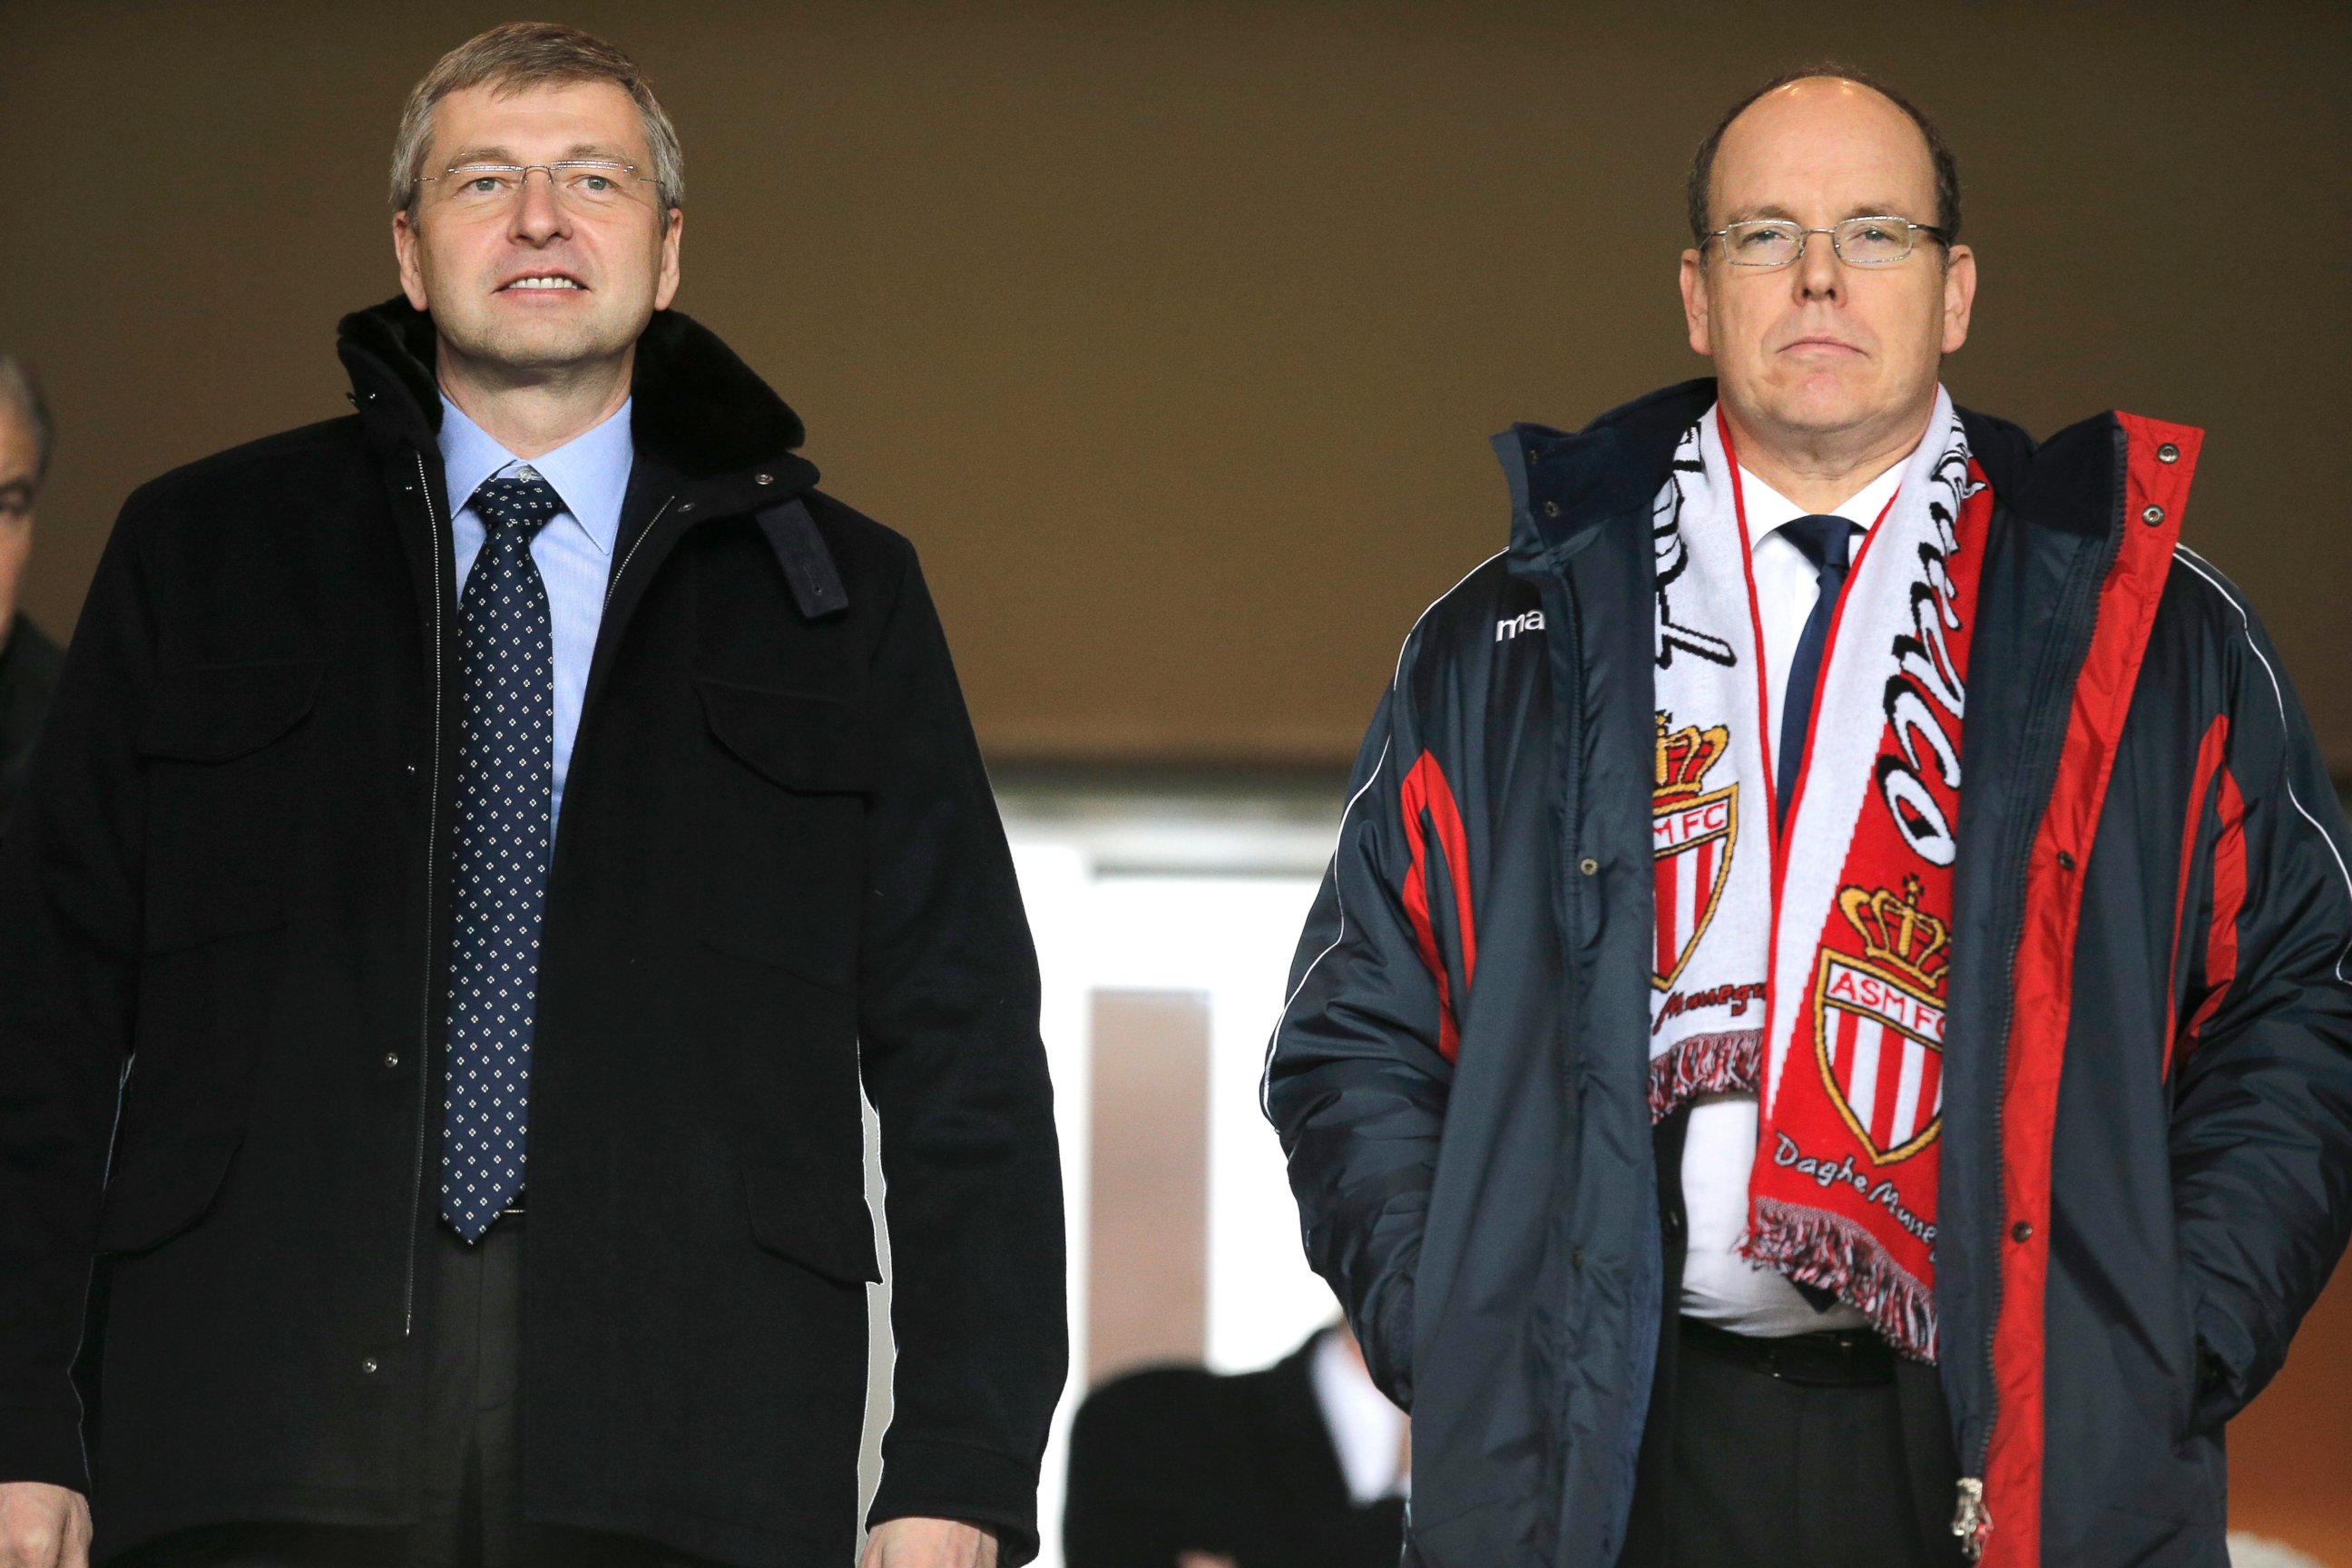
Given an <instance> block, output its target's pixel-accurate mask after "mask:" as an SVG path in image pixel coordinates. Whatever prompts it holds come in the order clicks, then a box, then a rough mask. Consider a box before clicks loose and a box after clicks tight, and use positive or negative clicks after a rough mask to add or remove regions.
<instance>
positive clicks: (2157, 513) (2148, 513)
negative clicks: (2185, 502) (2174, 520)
mask: <svg viewBox="0 0 2352 1568" xmlns="http://www.w3.org/2000/svg"><path fill="white" fill-rule="evenodd" d="M2139 520H2140V521H2142V522H2144V523H2146V524H2147V525H2148V527H2150V528H2154V527H2155V526H2156V525H2157V524H2158V523H2159V522H2162V521H2164V509H2163V508H2162V507H2160V506H2148V507H2142V508H2140V513H2139Z"/></svg>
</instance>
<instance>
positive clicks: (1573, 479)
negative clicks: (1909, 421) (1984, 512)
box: [1494, 376, 2123, 576]
mask: <svg viewBox="0 0 2352 1568" xmlns="http://www.w3.org/2000/svg"><path fill="white" fill-rule="evenodd" d="M1715 401H1716V384H1715V380H1714V378H1713V377H1711V376H1709V377H1702V378H1700V379H1698V380H1695V381H1685V382H1682V383H1679V384H1675V385H1673V386H1668V387H1664V388H1661V389H1660V390H1658V391H1656V392H1654V393H1651V394H1650V395H1648V396H1646V397H1641V398H1637V399H1635V400H1634V401H1633V402H1631V403H1628V404H1625V405H1622V406H1620V407H1617V408H1612V409H1611V410H1610V411H1609V412H1608V413H1606V414H1603V415H1601V416H1600V417H1599V418H1597V419H1595V420H1593V421H1592V423H1591V424H1590V425H1587V426H1585V427H1584V428H1583V429H1582V430H1580V431H1577V432H1576V433H1574V434H1573V435H1570V434H1568V433H1565V432H1563V431H1559V430H1555V429H1553V428H1551V427H1550V426H1544V425H1514V426H1511V427H1510V428H1509V429H1508V430H1506V431H1505V432H1503V433H1502V434H1501V435H1499V436H1496V437H1495V438H1494V447H1495V452H1496V456H1497V457H1498V458H1501V459H1502V464H1503V471H1504V474H1505V475H1506V477H1507V479H1509V481H1510V487H1511V545H1510V552H1509V553H1510V565H1511V571H1512V573H1513V574H1515V575H1518V576H1534V575H1541V574H1547V573H1550V572H1557V571H1558V570H1559V569H1560V568H1561V567H1562V566H1563V565H1565V564H1566V563H1567V562H1569V561H1570V560H1571V559H1573V558H1574V557H1575V556H1576V555H1578V554H1580V553H1581V552H1583V551H1584V550H1585V549H1587V548H1588V547H1590V546H1591V543H1592V542H1594V541H1595V540H1596V539H1599V538H1602V537H1606V536H1609V535H1612V534H1614V533H1619V532H1622V533H1624V534H1625V536H1626V540H1627V542H1628V543H1629V544H1630V542H1631V541H1632V540H1633V537H1634V534H1633V529H1634V528H1635V526H1636V525H1637V524H1638V525H1639V528H1640V531H1641V533H1642V536H1643V538H1646V535H1647V529H1648V524H1649V520H1650V511H1651V506H1652V503H1653V502H1654V500H1656V498H1657V494H1658V489H1659V487H1661V486H1662V485H1664V483H1665V482H1666V468H1667V465H1668V464H1670V463H1671V462H1672V461H1673V460H1674V453H1675V444H1676V443H1677V442H1679V441H1680V440H1681V439H1682V434H1683V432H1684V431H1685V430H1687V429H1689V428H1690V426H1691V423H1692V421H1694V420H1696V418H1698V417H1699V416H1701V415H1703V414H1705V413H1706V411H1707V409H1708V408H1710V407H1712V406H1713V405H1714V404H1715ZM1958 413H1959V416H1960V423H1961V424H1962V425H1963V426H1965V427H1966V428H1967V430H1968V433H1969V449H1970V451H1971V452H1972V453H1973V454H1974V456H1975V458H1976V460H1977V463H1978V465H1979V467H1980V468H1983V469H1984V472H1985V477H1986V478H1987V479H1990V481H1991V482H1992V489H1993V494H1994V495H1995V496H1996V497H1998V498H1999V499H2000V501H2001V503H2002V505H2003V506H2004V507H2006V508H2007V509H2008V510H2010V511H2011V512H2012V513H2014V514H2015V515H2016V516H2017V517H2018V518H2019V519H2020V520H2021V521H2023V522H2024V523H2025V524H2026V526H2027V527H2029V528H2042V529H2050V530H2054V531H2058V532H2060V533H2066V534H2074V535H2079V536H2084V537H2090V538H2095V537H2097V536H2099V535H2102V534H2105V533H2107V532H2108V531H2111V530H2112V529H2113V527H2114V526H2115V524H2116V515H2117V514H2116V506H2117V504H2118V498H2119V497H2120V496H2121V495H2122V493H2123V489H2122V486H2123V471H2122V466H2123V458H2122V450H2123V447H2122V439H2121V434H2120V430H2119V427H2118V425H2117V422H2116V416H2114V415H2113V414H2111V413H2110V414H2100V415H2096V416H2093V417H2091V418H2089V419H2085V420H2083V421H2082V422H2080V423H2079V424H2076V425H2073V426H2068V427H2067V428H2066V429H2064V430H2062V431H2060V432H2059V433H2058V434H2057V435H2055V436H2053V437H2051V438H2050V439H2049V440H2048V441H2047V442H2044V443H2042V445H2040V446H2038V447H2037V446H2036V445H2035V444H2034V442H2033V439H2032V437H2029V436H2027V435H2026V434H2025V432H2024V431H2022V430H2021V429H2020V428H2018V427H2017V426H2014V425H2012V424H2011V423H2009V421H2007V420H2005V419H1997V418H1994V417H1992V416H1989V415H1983V414H1978V413H1976V412H1974V411H1972V410H1970V409H1966V408H1963V409H1960V410H1958Z"/></svg>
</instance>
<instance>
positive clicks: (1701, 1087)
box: [1650, 1029, 1764, 1126]
mask: <svg viewBox="0 0 2352 1568" xmlns="http://www.w3.org/2000/svg"><path fill="white" fill-rule="evenodd" d="M1763 1066H1764V1031H1763V1030H1761V1029H1728V1030H1725V1031H1724V1032H1722V1033H1720V1034H1714V1035H1693V1036H1691V1037H1689V1038H1687V1039H1683V1040H1677V1041H1675V1044H1674V1045H1673V1047H1670V1048H1669V1049H1667V1050H1665V1051H1664V1052H1663V1053H1661V1054H1660V1055H1658V1056H1655V1057H1653V1058H1650V1124H1651V1125H1652V1126H1655V1125H1657V1124H1658V1123H1659V1122H1661V1121H1664V1120H1665V1119H1666V1118H1667V1117H1669V1116H1672V1115H1673V1114H1674V1113H1675V1111H1676V1110H1680V1109H1681V1108H1682V1107H1683V1106H1684V1105H1685V1104H1686V1103H1688V1102H1689V1101H1690V1100H1692V1099H1693V1098H1694V1097H1695V1096H1697V1095H1702V1094H1725V1093H1732V1092H1738V1093H1752V1092H1754V1090H1755V1089H1756V1086H1757V1084H1758V1083H1759V1081H1760V1079H1761V1078H1762V1074H1763Z"/></svg>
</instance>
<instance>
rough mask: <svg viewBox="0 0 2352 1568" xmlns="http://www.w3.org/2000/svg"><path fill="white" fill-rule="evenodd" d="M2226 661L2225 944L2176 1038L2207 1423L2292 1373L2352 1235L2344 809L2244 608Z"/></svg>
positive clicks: (2214, 840) (2208, 848) (2207, 876)
mask: <svg viewBox="0 0 2352 1568" xmlns="http://www.w3.org/2000/svg"><path fill="white" fill-rule="evenodd" d="M2241 614H2242V612H2241ZM2222 657H2223V658H2224V660H2225V662H2226V663H2227V665H2228V667H2229V668H2228V675H2229V695H2228V701H2227V709H2226V713H2227V718H2228V721H2229V730H2228V747H2227V752H2226V762H2225V765H2224V769H2223V772H2222V774H2221V777H2220V778H2219V779H2218V780H2217V790H2216V799H2215V803H2214V805H2212V806H2210V808H2209V810H2210V816H2211V822H2210V831H2209V832H2208V833H2207V834H2206V835H2204V841H2203V844H2202V846H2201V848H2200V855H2201V856H2202V857H2203V858H2204V859H2205V861H2206V865H2205V867H2204V868H2202V869H2201V874H2200V879H2199V880H2200V884H2201V885H2202V886H2204V887H2205V888H2206V889H2208V892H2207V895H2206V899H2205V904H2206V908H2205V909H2204V910H2202V911H2200V916H2201V918H2202V919H2204V920H2205V921H2216V920H2218V921H2219V925H2218V928H2217V929H2218V930H2219V931H2221V944H2220V946H2221V952H2219V953H2217V952H2213V951H2210V950H2209V951H2208V952H2207V953H2206V955H2205V959H2204V963H2203V967H2204V969H2205V971H2206V973H2205V975H2204V977H2203V978H2202V980H2201V981H2200V984H2199V986H2198V992H2199V994H2195V995H2192V997H2191V998H2190V1002H2191V1011H2190V1013H2189V1017H2188V1018H2187V1019H2186V1020H2185V1022H2184V1025H2183V1030H2182V1037H2181V1039H2180V1041H2179V1046H2178V1047H2177V1049H2178V1050H2179V1053H2180V1055H2179V1058H2178V1064H2179V1065H2178V1068H2177V1078H2176V1084H2175V1099H2174V1104H2173V1119H2172V1139H2171V1142H2172V1163H2173V1205H2174V1212H2175V1215H2176V1216H2177V1218H2178V1222H2179V1235H2180V1245H2181V1250H2182V1254H2183V1258H2184V1260H2185V1264H2186V1267H2187V1268H2188V1270H2189V1277H2190V1284H2191V1288H2192V1291H2193V1294H2194V1298H2195V1300H2196V1301H2197V1331H2198V1338H2199V1341H2200V1346H2201V1349H2202V1352H2203V1354H2204V1358H2205V1363H2206V1376H2205V1380H2204V1381H2205V1386H2204V1388H2203V1390H2202V1392H2201V1394H2200V1400H2199V1411H2198V1414H2199V1417H2200V1424H2204V1425H2215V1424H2218V1423H2220V1422H2221V1421H2222V1420H2225V1419H2227V1418H2228V1417H2229V1416H2230V1415H2234V1414H2235V1413H2236V1412H2237V1411H2239V1410H2240V1409H2242V1408H2243V1407H2244V1405H2246V1403H2247V1402H2248V1401H2249V1400H2251V1399H2252V1398H2253V1397H2254V1395H2255V1394H2259V1393H2261V1392H2262V1389H2263V1385H2264V1384H2267V1383H2268V1382H2269V1381H2270V1379H2271V1377H2272V1375H2273V1373H2276V1372H2277V1371H2278V1369H2279V1366H2280V1365H2281V1363H2284V1361H2285V1359H2286V1352H2287V1343H2288V1341H2289V1340H2290V1339H2291V1338H2292V1337H2293V1336H2294V1330H2295V1326H2296V1325H2297V1324H2298V1323H2300V1322H2301V1321H2303V1315H2304V1313H2305V1312H2306V1311H2307V1310H2310V1307H2311V1304H2312V1303H2313V1301H2315V1300H2317V1299H2318V1296H2319V1292H2320V1289H2321V1288H2322V1287H2323V1286H2325V1285H2326V1283H2327V1277H2328V1274H2329V1272H2330V1271H2331V1270H2333V1269H2334V1268H2335V1267H2336V1260H2337V1259H2338V1258H2340V1257H2341V1256H2342V1255H2343V1252H2344V1247H2345V1243H2346V1239H2347V1234H2352V957H2348V956H2347V954H2348V953H2352V877H2347V849H2346V846H2347V836H2346V832H2345V826H2344V819H2343V816H2342V814H2341V812H2340V811H2339V809H2338V807H2337V805H2336V792H2335V790H2334V788H2333V787H2332V786H2331V784H2329V782H2328V778H2327V773H2326V767H2325V766H2324V764H2323V763H2322V761H2321V758H2320V755H2319V750H2318V747H2317V745H2316V744H2315V742H2313V740H2312V736H2311V731H2310V729H2309V726H2308V725H2307V724H2306V723H2305V720H2304V716H2303V710H2302V709H2301V708H2300V707H2299V706H2298V705H2297V703H2296V701H2295V698H2294V691H2293V689H2291V688H2290V687H2289V686H2288V685H2287V683H2286V679H2285V676H2284V673H2283V672H2282V671H2281V670H2280V669H2279V668H2278V656H2277V654H2276V653H2275V652H2273V650H2272V649H2271V647H2270V646H2269V642H2268V639H2267V638H2266V637H2264V636H2263V631H2262V628H2261V626H2259V625H2258V624H2256V623H2254V622H2253V621H2252V619H2251V618H2248V619H2247V620H2246V621H2245V622H2244V625H2243V635H2242V636H2240V637H2232V638H2231V639H2230V640H2229V643H2228V644H2227V646H2226V647H2224V649H2223V650H2222ZM2217 902H2218V904H2219V911H2218V915H2217V913H2216V910H2215V906H2216V904H2217ZM2233 905H2234V907H2235V918H2234V919H2231V906H2233Z"/></svg>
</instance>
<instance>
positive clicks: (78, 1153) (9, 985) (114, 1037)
mask: <svg viewBox="0 0 2352 1568" xmlns="http://www.w3.org/2000/svg"><path fill="white" fill-rule="evenodd" d="M138 506H139V501H138V499H137V498H135V497H134V498H133V500H132V502H131V507H130V508H127V509H126V510H125V513H124V521H122V522H121V524H119V525H118V526H117V528H116V530H115V532H114V536H113V538H112V540H111V541H110V543H109V544H108V546H107V550H106V554H105V556H104V558H103V559H102V560H101V561H100V563H99V569H98V574H97V577H96V580H95V581H94V582H93V583H92V584H90V590H89V599H88V601H87V603H86V604H85V606H84V608H83V611H82V618H81V626H80V630H79V635H78V636H77V637H75V638H74V643H73V651H72V653H71V654H70V655H69V656H68V658H67V661H66V666H65V670H64V674H63V678H62V679H61V682H60V684H59V687H58V694H57V698H56V701H55V704H54V705H53V706H52V708H51V709H50V712H49V720H48V724H47V731H46V732H45V734H44V737H43V740H42V742H41V744H40V746H39V748H38V750H37V752H36V753H35V757H34V761H33V765H32V770H31V773H30V778H29V782H28V784H27V787H26V793H25V795H24V798H23V799H21V800H20V801H19V802H18V803H17V807H16V814H15V817H14V820H13V822H12V823H11V825H10V827H9V830H8V833H7V836H6V838H5V843H0V1480H32V1481H48V1482H52V1483H54V1484H56V1485H58V1486H67V1487H72V1488H74V1489H78V1490H87V1489H89V1476H88V1467H87V1461H86V1458H85V1456H84V1454H83V1451H82V1439H81V1405H80V1401H79V1397H78V1396H77V1394H75V1392H74V1387H73V1384H72V1381H71V1368H72V1365H73V1362H74V1359H75V1355H76V1352H77V1350H78V1348H79V1343H80V1338H81V1331H82V1323H83V1306H84V1302H85V1300H86V1298H87V1295H88V1292H89V1280H90V1266H91V1258H92V1254H93V1246H94V1242H95V1238H96V1236H97V1231H98V1215H99V1205H100V1198H101V1196H102V1189H103V1184H104V1180H105V1171H106V1158H107V1149H108V1144H109V1142H110V1139H111V1137H112V1134H113V1128H114V1115H115V1109H116V1101H117V1098H118V1093H119V1090H120V1089H121V1082H122V1076H123V1072H124V1068H125V1064H126V1062H127V1061H128V1059H129V1057H130V1053H131V1031H132V1026H133V1023H134V1014H135V1008H134V1001H133V998H134V996H135V993H136V984H137V976H138V963H139V950H140V944H141V941H142V921H141V905H140V888H141V886H142V875H141V866H142V854H143V850H142V833H143V822H144V816H145V781H144V775H143V773H142V768H141V766H140V763H139V757H138V752H137V745H136V742H137V735H138V726H139V722H140V717H141V715H142V713H143V712H144V711H145V709H146V705H147V694H148V692H149V690H150V689H152V684H153V680H154V655H153V634H152V626H151V625H150V621H149V616H148V612H147V609H146V605H145V596H144V594H143V592H142V586H141V583H140V575H141V574H140V571H139V568H138V565H137V562H136V558H135V552H134V549H133V545H132V540H133V539H134V537H135V531H134V528H133V526H132V523H131V515H132V513H133V512H134V511H135V510H137V508H138Z"/></svg>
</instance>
